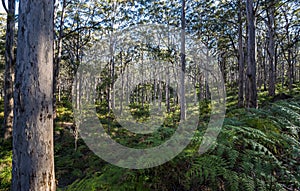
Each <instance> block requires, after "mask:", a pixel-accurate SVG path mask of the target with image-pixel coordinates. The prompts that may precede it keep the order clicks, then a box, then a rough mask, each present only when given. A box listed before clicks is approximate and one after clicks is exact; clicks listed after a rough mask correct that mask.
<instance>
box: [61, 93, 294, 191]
mask: <svg viewBox="0 0 300 191" xmlns="http://www.w3.org/2000/svg"><path fill="white" fill-rule="evenodd" d="M201 108H202V111H205V112H201V116H200V117H201V120H200V123H199V128H198V130H197V132H196V133H195V136H194V138H193V140H192V142H191V143H190V145H189V146H188V147H187V148H186V149H185V150H184V151H183V152H182V153H181V154H180V155H178V156H177V157H176V158H174V159H173V160H171V161H169V162H167V163H165V164H163V165H160V166H157V167H154V168H150V169H144V170H131V169H123V168H119V167H116V166H113V165H110V164H108V163H106V162H104V161H102V160H101V159H99V158H97V157H96V156H95V155H94V154H92V153H91V152H90V151H88V149H86V148H85V146H84V144H83V143H82V145H81V146H82V147H83V148H85V149H86V152H87V153H83V154H82V156H81V157H79V158H80V159H81V161H80V162H78V164H77V165H79V166H80V169H81V170H80V172H81V175H82V176H81V177H79V176H78V178H77V179H76V180H75V181H74V182H73V183H72V184H71V185H68V186H66V187H64V188H61V190H68V191H69V190H70V191H77V190H78V191H81V190H91V191H97V190H109V191H111V190H112V191H114V190H116V191H119V190H124V191H125V190H141V191H144V190H160V191H164V190H166V191H167V190H180V191H182V190H209V191H210V190H212V191H214V190H217V191H218V190H220V191H222V190H226V191H227V190H232V191H237V190H246V191H247V190H249V191H254V190H266V191H273V190H274V191H277V190H293V189H294V190H299V188H300V176H299V174H300V155H299V153H300V142H299V137H300V116H299V115H300V98H299V97H298V98H297V96H294V98H293V99H288V100H282V101H277V102H270V101H268V104H267V105H265V106H264V107H263V108H261V109H231V108H229V109H228V111H227V115H226V118H225V121H224V125H223V128H222V131H221V132H220V134H219V136H218V139H217V142H216V143H215V144H214V146H213V147H212V148H211V149H210V150H209V151H208V152H206V153H204V154H202V155H199V154H198V148H199V145H200V143H201V141H202V135H203V134H204V131H205V129H206V125H207V122H208V119H209V115H208V113H209V111H210V109H209V105H208V104H207V103H202V105H201ZM111 125H113V124H111ZM170 133H171V134H170V135H169V136H171V135H172V131H171V132H170ZM123 135H124V136H125V135H126V134H123ZM208 138H209V137H208ZM152 139H154V141H153V142H157V143H159V142H160V141H161V137H160V136H157V137H155V136H153V137H152ZM124 140H125V142H126V144H128V145H130V146H136V144H134V143H132V142H130V138H127V139H124ZM138 140H140V139H138ZM140 141H141V142H139V143H140V144H144V142H143V140H140ZM153 142H150V146H153V145H155V144H154V143H153ZM124 144H125V143H124ZM85 149H83V150H85ZM77 152H81V151H77ZM90 157H91V158H92V160H91V161H90V163H89V165H91V166H89V165H86V168H85V169H84V168H83V167H82V165H83V164H82V163H85V164H87V163H86V162H83V161H85V160H86V159H87V158H90ZM69 158H72V160H74V156H73V157H71V156H69ZM56 159H57V161H61V160H62V158H60V157H57V158H56ZM65 160H66V159H65ZM68 160H69V159H68ZM72 160H71V161H72ZM73 163H74V162H73ZM97 163H98V164H99V165H101V166H98V165H95V164H97ZM93 164H94V165H93ZM74 165H75V164H74ZM64 168H65V167H64ZM76 169H77V168H76ZM59 171H60V167H59V166H58V167H57V173H59ZM78 175H79V174H78Z"/></svg>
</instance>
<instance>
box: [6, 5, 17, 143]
mask: <svg viewBox="0 0 300 191" xmlns="http://www.w3.org/2000/svg"><path fill="white" fill-rule="evenodd" d="M14 33H15V0H9V1H8V13H7V26H6V43H5V74H4V75H5V79H4V125H3V127H4V139H9V138H11V137H12V129H13V107H14V100H13V91H14V90H13V89H14V88H13V84H14V62H15V59H14Z"/></svg>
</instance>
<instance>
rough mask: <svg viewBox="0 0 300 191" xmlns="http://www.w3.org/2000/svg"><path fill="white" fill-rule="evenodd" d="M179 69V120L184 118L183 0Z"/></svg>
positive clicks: (183, 0)
mask: <svg viewBox="0 0 300 191" xmlns="http://www.w3.org/2000/svg"><path fill="white" fill-rule="evenodd" d="M181 3H182V4H181V52H180V58H181V71H180V74H181V75H180V118H181V120H185V119H186V108H185V107H186V105H185V104H186V103H185V85H184V78H185V70H186V66H185V64H186V63H185V21H186V20H185V0H182V1H181Z"/></svg>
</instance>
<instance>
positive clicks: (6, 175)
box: [0, 142, 12, 191]
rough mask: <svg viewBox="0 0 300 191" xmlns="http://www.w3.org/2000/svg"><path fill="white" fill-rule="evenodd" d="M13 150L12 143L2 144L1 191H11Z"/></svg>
mask: <svg viewBox="0 0 300 191" xmlns="http://www.w3.org/2000/svg"><path fill="white" fill-rule="evenodd" d="M11 150H12V148H11V143H10V142H1V143H0V190H1V191H9V190H10V185H11V178H12V177H11V169H12V151H11Z"/></svg>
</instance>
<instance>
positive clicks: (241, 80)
mask: <svg viewBox="0 0 300 191" xmlns="http://www.w3.org/2000/svg"><path fill="white" fill-rule="evenodd" d="M242 10H243V9H242V0H239V1H238V24H239V35H238V36H239V40H238V44H239V50H238V51H239V54H238V55H239V59H238V62H239V81H238V83H239V93H238V94H239V96H238V106H239V107H242V106H244V68H245V63H244V61H245V60H244V46H243V21H242V16H243V15H242Z"/></svg>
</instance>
